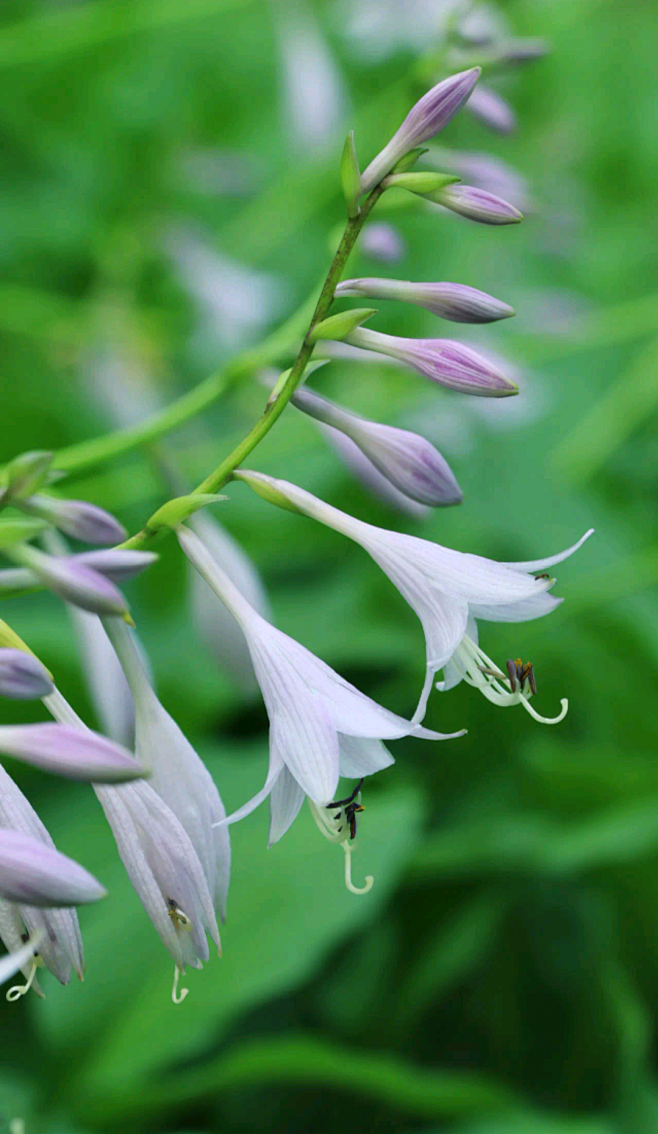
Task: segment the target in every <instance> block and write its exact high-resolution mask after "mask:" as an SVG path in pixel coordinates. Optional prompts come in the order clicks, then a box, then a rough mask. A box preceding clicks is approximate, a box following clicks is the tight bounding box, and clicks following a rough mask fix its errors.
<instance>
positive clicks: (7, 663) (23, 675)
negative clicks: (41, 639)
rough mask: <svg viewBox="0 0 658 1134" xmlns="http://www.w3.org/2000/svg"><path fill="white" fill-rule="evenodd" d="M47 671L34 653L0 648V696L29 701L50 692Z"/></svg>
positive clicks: (50, 687) (51, 686)
mask: <svg viewBox="0 0 658 1134" xmlns="http://www.w3.org/2000/svg"><path fill="white" fill-rule="evenodd" d="M52 689H53V683H52V681H51V680H50V677H49V676H48V671H47V669H46V668H45V666H43V665H42V664H41V662H40V661H39V659H38V658H35V656H34V654H30V653H27V652H26V651H25V650H12V649H0V696H2V697H12V698H13V699H14V700H15V701H31V700H32V699H33V698H35V697H46V696H47V695H48V694H49V693H52Z"/></svg>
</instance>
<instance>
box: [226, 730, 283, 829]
mask: <svg viewBox="0 0 658 1134" xmlns="http://www.w3.org/2000/svg"><path fill="white" fill-rule="evenodd" d="M283 768H284V764H283V761H282V760H281V757H280V755H279V753H278V752H277V753H276V754H275V753H274V751H273V750H272V746H271V744H270V767H269V771H268V773H267V779H266V780H265V783H264V784H263V786H262V788H261V789H260V791H257V792H256V794H255V795H253V796H252V797H251V799H249V800H247V802H246V803H243V804H242V807H238V809H237V811H232V812H231V814H230V815H228V816H227V818H226V819H224V821H223V823H222V826H226V825H227V824H229V823H238V822H239V820H240V819H244V818H245V816H247V815H251V813H252V811H255V810H256V808H257V807H258V806H259V805H260V804H261V803H262V802H263V800H264V799H267V797H268V795H269V794H270V792H271V791H272V789H273V787H274V785H275V783H276V781H277V780H278V778H279V776H280V775H281V773H282V771H283Z"/></svg>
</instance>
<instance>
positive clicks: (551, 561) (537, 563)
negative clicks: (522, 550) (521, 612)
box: [505, 528, 594, 571]
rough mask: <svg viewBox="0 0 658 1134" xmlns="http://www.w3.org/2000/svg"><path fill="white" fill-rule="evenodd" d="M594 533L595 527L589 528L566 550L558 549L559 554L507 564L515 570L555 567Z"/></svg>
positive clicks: (536, 569)
mask: <svg viewBox="0 0 658 1134" xmlns="http://www.w3.org/2000/svg"><path fill="white" fill-rule="evenodd" d="M593 534H594V528H589V530H588V531H586V532H585V535H583V536H581V537H580V539H579V540H577V541H576V543H572V545H571V547H567V548H566V550H565V551H558V553H557V555H549V556H548V557H547V558H546V559H526V560H525V561H524V562H522V563H507V564H505V566H506V567H513V568H514V570H515V571H544V570H545V569H546V568H547V567H554V566H555V564H556V563H562V561H563V560H564V559H568V558H569V556H570V555H573V553H574V552H575V551H578V548H579V547H582V546H583V544H584V542H585V540H586V539H589V537H590V536H591V535H593Z"/></svg>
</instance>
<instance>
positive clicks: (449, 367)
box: [345, 327, 519, 398]
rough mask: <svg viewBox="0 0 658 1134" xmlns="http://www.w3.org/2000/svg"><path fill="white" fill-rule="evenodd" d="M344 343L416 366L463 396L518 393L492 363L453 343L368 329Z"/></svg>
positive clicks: (423, 372)
mask: <svg viewBox="0 0 658 1134" xmlns="http://www.w3.org/2000/svg"><path fill="white" fill-rule="evenodd" d="M345 342H347V343H350V344H351V345H352V346H355V347H362V348H363V349H365V350H374V351H378V352H379V354H388V355H390V356H391V358H397V359H399V361H400V362H405V363H406V364H407V366H413V367H414V369H415V370H418V371H419V372H420V373H421V374H424V375H425V377H426V378H430V379H431V380H432V381H433V382H438V383H439V384H440V385H441V386H447V387H448V389H450V390H459V391H460V392H461V393H462V394H477V395H478V396H480V397H485V398H506V397H509V395H510V394H518V392H519V391H518V387H517V386H516V385H515V383H514V382H511V381H510V380H509V378H506V377H505V375H504V374H501V372H500V371H499V370H498V369H497V367H495V366H494V365H493V363H491V362H489V361H488V360H487V359H486V358H483V357H482V355H480V354H477V353H476V352H475V351H474V350H471V348H470V347H466V346H463V344H462V343H456V342H453V341H452V340H451V339H405V338H401V337H400V336H398V335H384V334H382V333H381V331H372V330H370V329H369V328H368V327H357V328H356V329H355V330H354V331H351V332H350V334H349V335H347V336H346V338H345Z"/></svg>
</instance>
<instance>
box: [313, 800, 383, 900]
mask: <svg viewBox="0 0 658 1134" xmlns="http://www.w3.org/2000/svg"><path fill="white" fill-rule="evenodd" d="M308 804H309V807H310V809H311V815H312V816H313V818H314V820H315V823H316V826H317V828H318V830H319V831H320V832H321V833H322V834H323V835H324V837H325V839H328V841H329V842H330V843H342V846H343V850H344V851H345V885H346V886H347V889H348V890H349V891H350V893H351V894H367V893H368V892H369V891H370V890H372V888H373V885H374V882H375V879H374V877H373V876H372V874H366V880H365V885H364V886H355V885H354V883H353V882H352V851H353V850H354V849H355V845H356V842H355V840H353V839H350V829H349V824H348V823H347V822H346V821H345V820H343V824H342V827H343V829H342V831H339V830H338V826H339V820H340V815H339V817H338V819H334V817H333V815H331V814H330V812H329V811H327V808H326V807H318V805H317V803H314V802H313V800H312V799H309V801H308ZM341 814H342V809H341Z"/></svg>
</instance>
